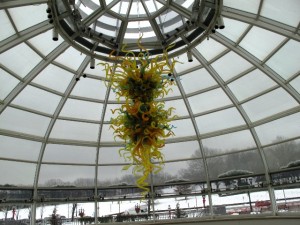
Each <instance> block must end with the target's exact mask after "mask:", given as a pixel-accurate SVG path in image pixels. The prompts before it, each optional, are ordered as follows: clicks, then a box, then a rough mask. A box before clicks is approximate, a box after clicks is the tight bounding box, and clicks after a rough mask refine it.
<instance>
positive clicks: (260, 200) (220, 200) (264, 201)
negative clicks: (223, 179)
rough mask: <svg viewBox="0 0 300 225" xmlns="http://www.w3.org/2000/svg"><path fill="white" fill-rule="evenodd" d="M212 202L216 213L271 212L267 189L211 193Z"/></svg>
mask: <svg viewBox="0 0 300 225" xmlns="http://www.w3.org/2000/svg"><path fill="white" fill-rule="evenodd" d="M212 202H213V205H214V213H215V214H216V215H244V214H261V213H264V214H266V213H271V208H270V206H271V204H270V198H269V194H268V192H267V191H259V192H250V191H247V192H246V193H238V192H236V193H224V194H219V195H212Z"/></svg>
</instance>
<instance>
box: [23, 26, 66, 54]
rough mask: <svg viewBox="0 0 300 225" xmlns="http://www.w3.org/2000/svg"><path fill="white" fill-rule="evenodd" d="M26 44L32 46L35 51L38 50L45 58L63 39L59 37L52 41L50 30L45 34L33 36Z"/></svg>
mask: <svg viewBox="0 0 300 225" xmlns="http://www.w3.org/2000/svg"><path fill="white" fill-rule="evenodd" d="M28 42H29V43H30V44H32V45H33V46H34V47H35V48H36V49H37V50H39V51H40V52H41V53H42V54H43V55H44V56H47V55H48V54H49V53H50V52H52V51H53V50H54V49H55V48H56V47H58V46H59V45H60V44H61V43H62V42H63V39H62V38H61V37H59V38H58V41H53V40H52V30H49V31H47V32H45V33H42V34H40V35H38V36H35V37H34V38H31V39H29V40H28Z"/></svg>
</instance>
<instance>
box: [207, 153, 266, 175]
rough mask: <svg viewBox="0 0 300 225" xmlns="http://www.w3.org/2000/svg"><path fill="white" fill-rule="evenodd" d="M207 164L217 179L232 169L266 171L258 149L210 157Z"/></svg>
mask: <svg viewBox="0 0 300 225" xmlns="http://www.w3.org/2000/svg"><path fill="white" fill-rule="evenodd" d="M207 164H208V171H209V176H210V178H211V179H217V178H218V177H219V176H220V175H222V174H223V173H225V172H228V171H231V170H233V171H237V172H238V171H240V170H246V171H249V172H252V173H264V166H263V163H262V160H261V157H260V155H259V153H258V151H257V150H253V151H245V152H238V153H234V154H229V155H224V156H218V157H213V158H208V159H207Z"/></svg>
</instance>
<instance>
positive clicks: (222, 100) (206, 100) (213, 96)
mask: <svg viewBox="0 0 300 225" xmlns="http://www.w3.org/2000/svg"><path fill="white" fill-rule="evenodd" d="M188 100H189V103H190V105H191V108H192V110H193V113H194V114H197V113H201V112H205V111H209V110H212V109H217V108H219V107H222V106H226V105H231V104H232V102H231V101H230V99H229V98H228V96H227V95H226V94H225V93H224V91H223V90H222V89H221V88H218V89H215V90H212V91H208V92H205V93H203V94H200V95H195V96H192V97H189V98H188Z"/></svg>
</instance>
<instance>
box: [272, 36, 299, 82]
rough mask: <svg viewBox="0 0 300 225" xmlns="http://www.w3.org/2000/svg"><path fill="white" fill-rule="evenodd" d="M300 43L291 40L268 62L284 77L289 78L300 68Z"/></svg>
mask: <svg viewBox="0 0 300 225" xmlns="http://www.w3.org/2000/svg"><path fill="white" fill-rule="evenodd" d="M299 58H300V43H299V42H297V41H294V40H289V41H288V42H287V43H286V44H285V45H284V46H283V47H281V49H279V51H277V52H276V53H275V54H274V55H273V56H272V57H271V58H270V59H269V60H268V61H267V62H266V64H267V65H268V66H269V67H271V69H273V70H274V71H275V72H276V73H278V74H279V75H280V76H281V77H282V78H283V79H286V80H287V79H288V78H290V77H291V76H292V75H294V74H295V73H298V72H299V70H300V65H299V62H298V59H299Z"/></svg>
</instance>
